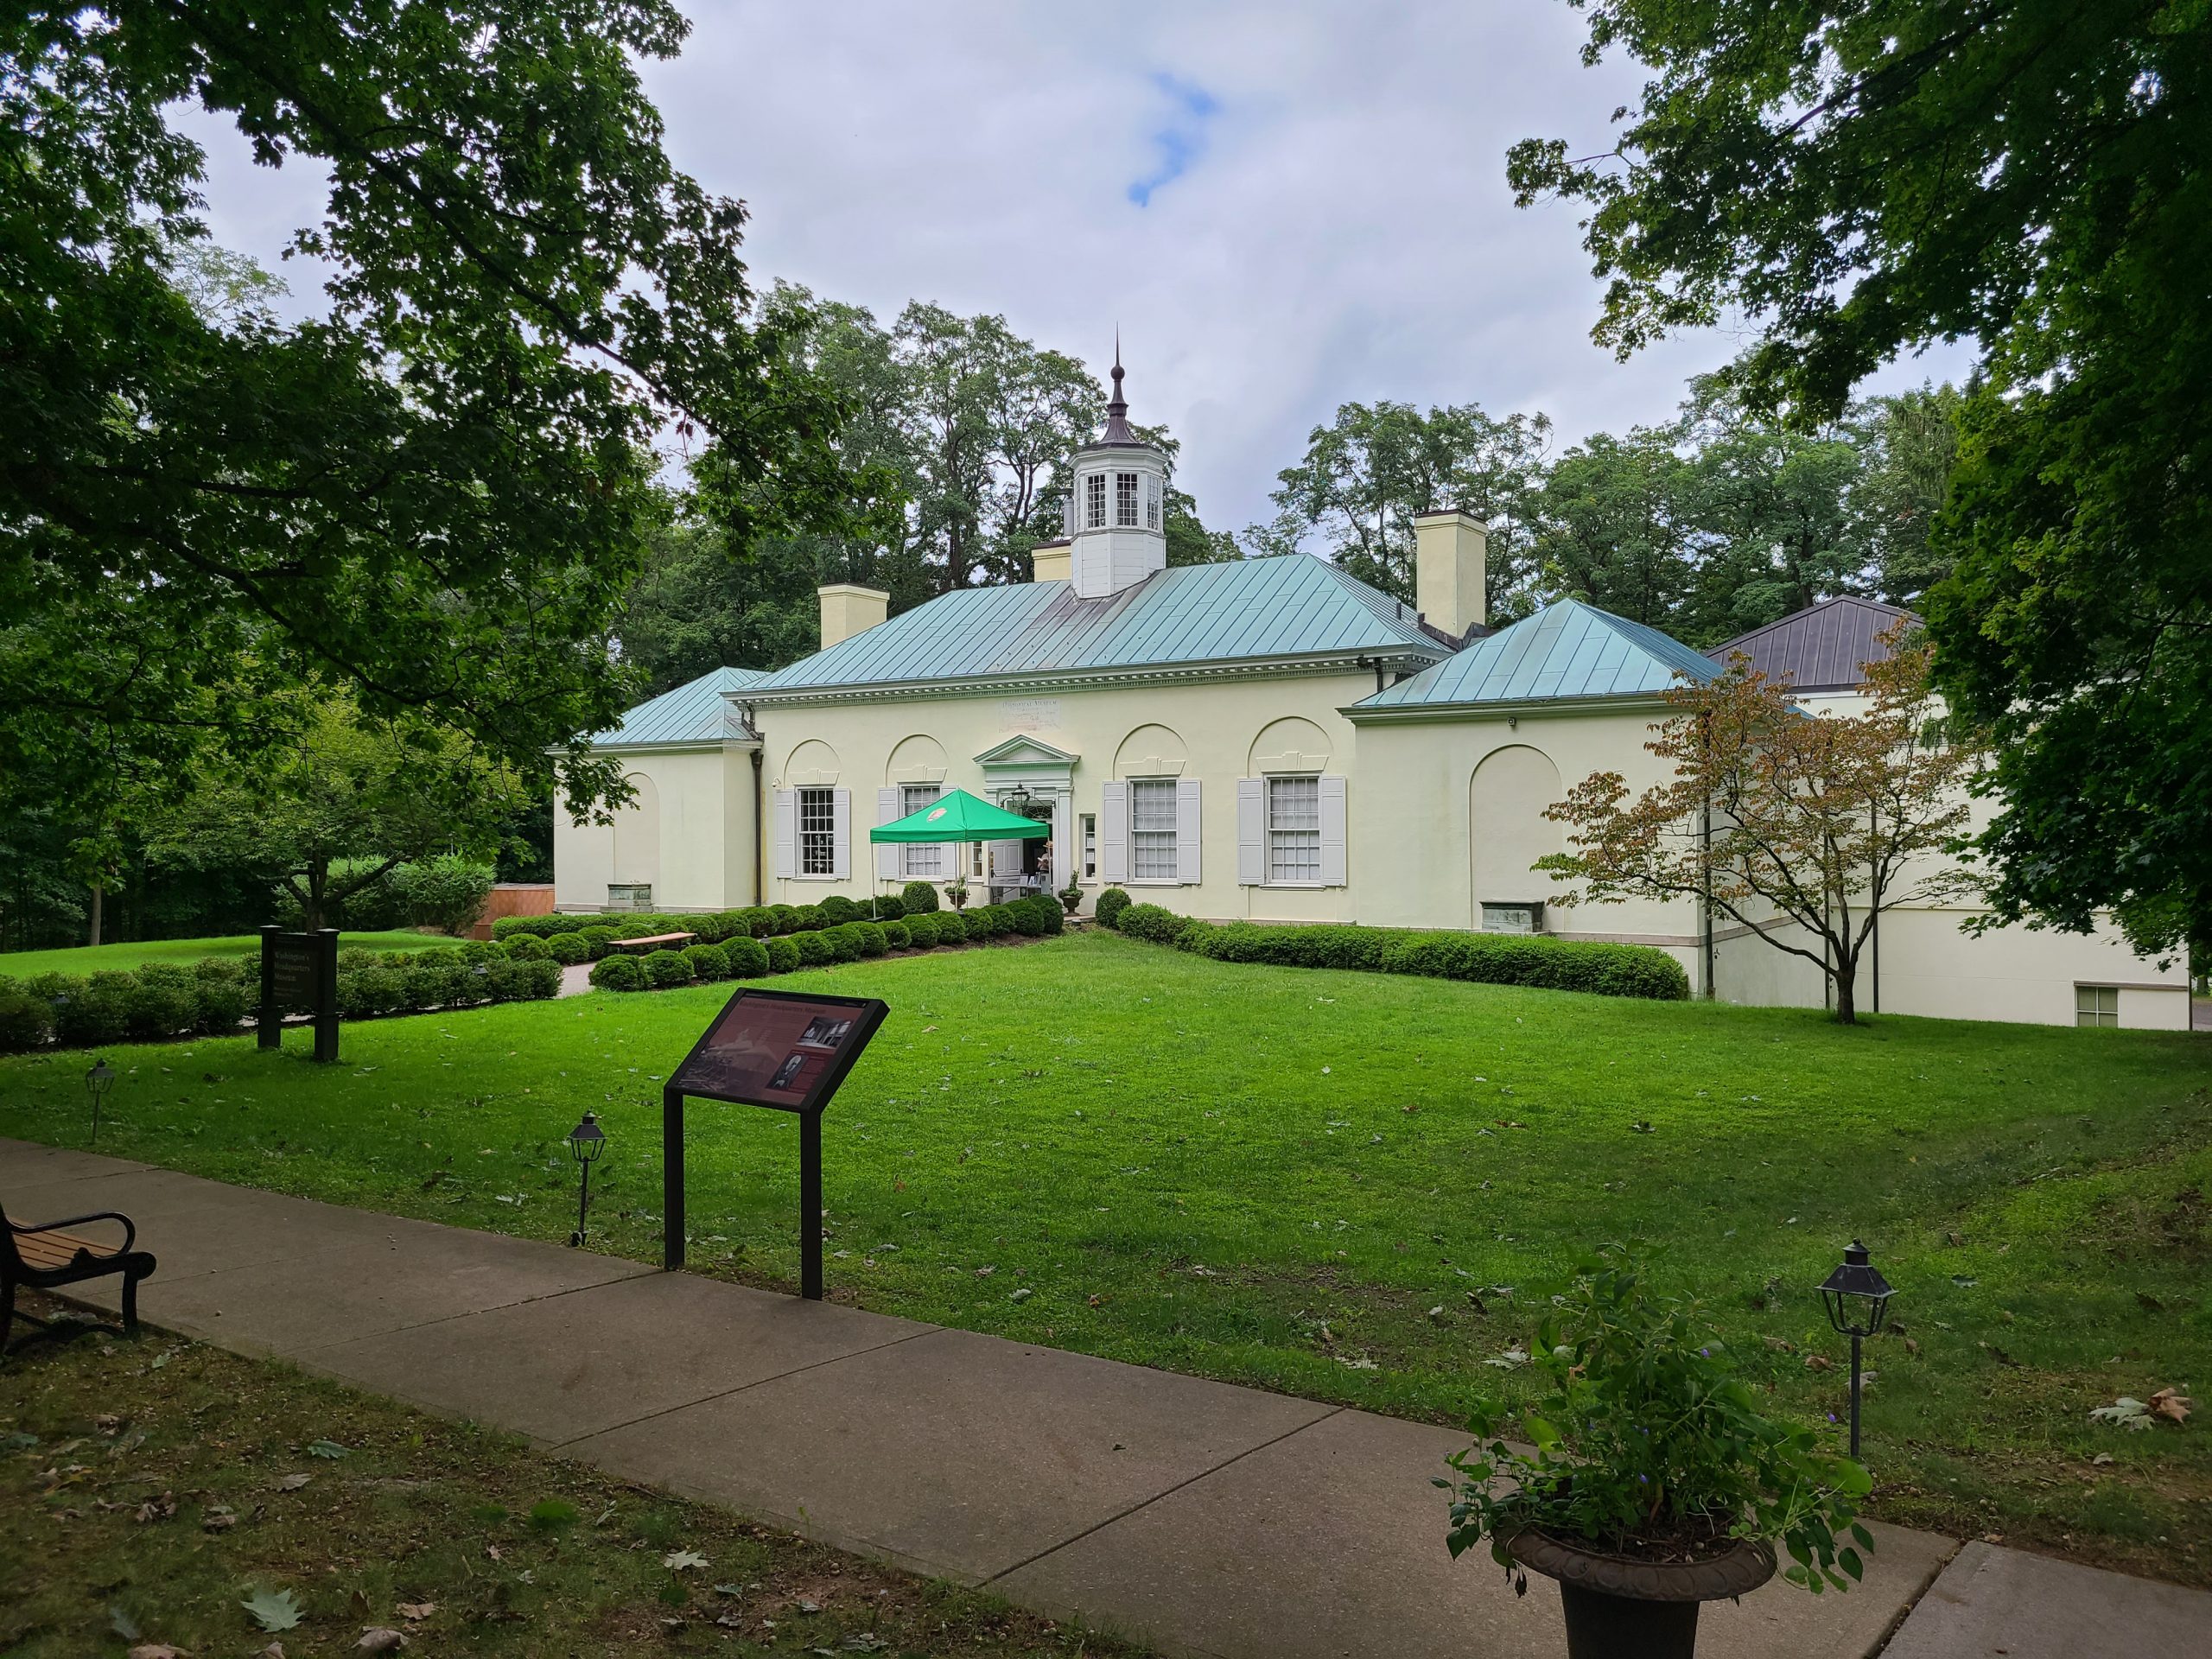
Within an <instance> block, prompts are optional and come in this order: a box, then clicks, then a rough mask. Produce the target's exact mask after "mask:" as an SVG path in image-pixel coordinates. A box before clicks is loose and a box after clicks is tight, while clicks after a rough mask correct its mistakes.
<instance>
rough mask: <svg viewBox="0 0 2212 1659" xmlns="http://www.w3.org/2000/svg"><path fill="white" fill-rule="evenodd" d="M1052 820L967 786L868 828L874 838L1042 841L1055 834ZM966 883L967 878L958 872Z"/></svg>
mask: <svg viewBox="0 0 2212 1659" xmlns="http://www.w3.org/2000/svg"><path fill="white" fill-rule="evenodd" d="M1050 834H1052V826H1051V825H1050V824H1046V823H1039V821H1038V820H1037V819H1035V818H1026V817H1022V816H1021V815H1020V813H1019V812H1007V811H1005V810H1002V809H1001V808H999V807H995V806H993V805H992V804H990V803H989V802H988V801H986V800H983V799H981V798H978V797H976V796H974V795H970V794H969V792H968V791H966V790H964V789H955V790H949V791H946V792H945V793H944V794H942V795H940V796H938V798H937V799H935V800H933V801H931V803H930V804H928V805H927V806H925V807H922V808H920V809H919V810H916V811H912V812H909V813H908V814H907V815H906V817H903V818H898V819H894V820H893V821H892V822H891V823H885V824H879V825H877V826H876V827H875V828H874V829H871V830H869V831H868V839H869V840H870V841H872V842H886V841H888V842H913V841H935V842H955V843H957V844H965V843H968V842H992V841H1042V840H1043V839H1044V838H1045V837H1046V836H1049V835H1050ZM952 880H953V881H954V882H956V883H959V884H961V885H963V886H964V885H965V880H966V878H965V877H964V876H962V875H958V874H956V875H955V876H954V877H953V878H952Z"/></svg>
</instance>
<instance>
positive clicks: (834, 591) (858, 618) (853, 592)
mask: <svg viewBox="0 0 2212 1659" xmlns="http://www.w3.org/2000/svg"><path fill="white" fill-rule="evenodd" d="M817 592H818V593H819V594H820V595H821V599H822V649H823V650H824V651H827V650H829V647H830V646H832V645H836V643H837V642H838V641H839V640H841V639H851V638H852V637H853V636H854V635H855V634H856V633H865V632H867V631H868V629H870V628H872V627H874V626H875V625H876V624H877V623H879V622H880V621H882V620H883V619H884V618H885V617H886V616H887V615H888V614H889V613H890V610H891V595H890V594H887V593H885V592H884V591H883V590H882V589H881V588H863V587H861V585H860V584H859V583H858V582H830V583H829V584H828V585H827V586H826V587H823V588H819V589H817Z"/></svg>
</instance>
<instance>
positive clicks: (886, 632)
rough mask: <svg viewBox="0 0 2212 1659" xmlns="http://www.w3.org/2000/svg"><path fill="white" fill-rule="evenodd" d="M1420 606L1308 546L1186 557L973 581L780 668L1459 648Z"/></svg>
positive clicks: (875, 675)
mask: <svg viewBox="0 0 2212 1659" xmlns="http://www.w3.org/2000/svg"><path fill="white" fill-rule="evenodd" d="M1446 649H1447V647H1445V646H1443V645H1439V644H1437V642H1436V641H1435V640H1434V639H1431V638H1430V637H1429V636H1428V634H1427V633H1426V632H1423V631H1422V628H1421V623H1420V621H1419V619H1418V617H1417V615H1416V613H1414V610H1413V609H1412V608H1411V607H1408V606H1404V605H1401V604H1399V603H1398V601H1395V600H1394V599H1392V598H1391V597H1390V596H1389V594H1383V593H1378V592H1376V590H1375V589H1374V588H1370V587H1369V586H1368V585H1367V584H1366V583H1365V582H1360V581H1358V580H1357V579H1355V578H1354V577H1351V576H1348V575H1345V574H1344V572H1343V571H1341V570H1339V569H1337V568H1336V567H1335V566H1334V565H1332V564H1330V563H1326V562H1325V561H1323V560H1321V559H1317V558H1314V557H1313V556H1310V555H1307V554H1304V553H1286V554H1281V555H1278V556H1274V557H1272V558H1265V559H1240V560H1236V561H1233V562H1231V563H1226V564H1194V565H1182V566H1178V567H1176V568H1174V569H1167V570H1161V571H1159V572H1157V573H1155V574H1154V575H1150V576H1147V577H1146V578H1145V580H1144V581H1142V582H1138V583H1136V584H1135V586H1133V587H1129V588H1123V589H1122V591H1121V592H1120V593H1118V594H1109V595H1108V596H1107V597H1105V598H1103V599H1078V598H1077V596H1076V594H1075V592H1074V589H1073V588H1072V587H1071V585H1070V584H1069V583H1067V582H1020V583H1017V584H1014V585H1011V586H1007V587H1002V588H961V589H959V590H957V592H954V593H950V594H939V595H938V597H937V598H935V599H933V600H931V601H929V602H928V603H927V604H926V605H920V606H917V607H915V608H914V609H912V610H911V611H906V612H904V613H901V614H899V615H898V616H894V617H893V618H892V619H891V620H889V621H887V622H879V623H877V624H876V625H875V626H874V627H872V628H869V629H868V630H867V631H866V632H862V633H856V634H855V635H854V636H853V637H852V638H851V639H844V640H841V641H839V642H838V643H837V644H836V645H832V646H830V647H829V650H827V651H823V652H816V653H815V654H814V655H813V656H811V657H807V658H801V659H800V660H799V661H798V662H796V663H793V664H791V665H790V666H789V667H787V668H780V669H778V670H777V671H775V672H774V673H772V674H770V675H768V676H767V677H765V678H764V679H762V680H761V681H760V683H759V684H757V685H756V686H754V687H753V691H754V693H755V694H756V695H757V696H760V698H761V700H763V701H764V702H765V701H770V700H772V699H773V698H775V697H776V696H778V695H779V693H786V692H790V693H801V692H812V691H823V690H840V689H844V688H854V689H865V688H867V687H868V686H875V685H912V684H917V683H928V684H951V683H958V682H961V681H978V680H980V681H995V680H1001V679H1014V678H1019V677H1023V676H1027V675H1050V674H1065V673H1079V672H1083V671H1107V670H1115V669H1141V668H1151V667H1162V668H1164V667H1170V666H1175V665H1192V664H1211V663H1222V664H1232V663H1236V662H1251V661H1255V660H1267V659H1273V658H1299V657H1317V656H1356V655H1358V654H1360V653H1363V652H1368V653H1373V654H1375V655H1378V656H1383V657H1387V658H1392V659H1403V658H1406V657H1408V656H1414V657H1417V658H1420V659H1421V660H1424V661H1431V662H1433V661H1434V660H1435V659H1436V658H1440V657H1441V656H1443V655H1444V654H1445V653H1446Z"/></svg>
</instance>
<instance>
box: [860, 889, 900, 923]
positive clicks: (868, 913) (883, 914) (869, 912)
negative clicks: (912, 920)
mask: <svg viewBox="0 0 2212 1659" xmlns="http://www.w3.org/2000/svg"><path fill="white" fill-rule="evenodd" d="M861 915H862V916H863V917H864V918H866V919H867V920H868V921H871V922H874V924H875V925H877V926H879V927H880V926H881V925H883V924H884V923H886V922H897V921H904V920H905V919H906V900H905V899H901V898H899V896H898V895H897V894H895V893H878V894H877V895H876V896H875V898H874V899H873V900H872V901H871V902H870V903H869V905H868V907H867V908H866V909H864V910H863V911H862V912H861Z"/></svg>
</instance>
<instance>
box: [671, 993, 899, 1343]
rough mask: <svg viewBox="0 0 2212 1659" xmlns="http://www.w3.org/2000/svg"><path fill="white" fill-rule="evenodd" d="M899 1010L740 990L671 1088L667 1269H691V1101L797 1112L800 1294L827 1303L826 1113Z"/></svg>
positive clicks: (853, 999)
mask: <svg viewBox="0 0 2212 1659" xmlns="http://www.w3.org/2000/svg"><path fill="white" fill-rule="evenodd" d="M890 1012H891V1010H890V1008H889V1007H888V1006H887V1005H886V1004H885V1003H882V1002H880V1001H877V1000H876V999H874V997H861V996H809V995H804V994H802V993H799V992H795V991H761V990H754V989H753V988H750V987H747V988H746V989H744V990H741V991H740V992H739V993H738V994H737V995H735V996H733V997H732V998H730V1000H729V1001H728V1003H727V1004H725V1005H724V1007H723V1008H722V1011H721V1013H720V1014H716V1015H715V1022H714V1024H712V1025H711V1026H709V1027H707V1030H706V1034H705V1035H704V1036H702V1037H701V1038H700V1039H699V1040H698V1042H697V1043H696V1044H695V1045H694V1046H692V1050H691V1052H690V1053H689V1054H687V1055H685V1056H684V1057H683V1064H682V1065H679V1066H677V1068H676V1071H675V1073H674V1074H673V1075H672V1076H671V1077H670V1078H669V1080H668V1082H667V1084H665V1085H664V1086H663V1088H662V1090H661V1094H660V1101H661V1170H662V1174H661V1182H662V1186H661V1199H662V1205H661V1207H662V1209H663V1211H664V1215H663V1216H662V1218H661V1252H660V1255H661V1265H662V1266H663V1267H664V1268H667V1269H668V1270H669V1271H670V1272H671V1273H672V1272H674V1271H675V1270H676V1269H677V1268H680V1267H682V1266H683V1234H684V1200H683V1097H684V1096H686V1095H695V1096H698V1097H699V1098H700V1099H702V1100H725V1101H728V1102H731V1103H733V1104H735V1105H740V1106H766V1107H768V1108H770V1109H772V1110H775V1111H779V1112H792V1113H796V1114H797V1115H798V1250H799V1294H800V1295H802V1296H804V1297H805V1298H806V1299H807V1300H809V1301H813V1302H818V1301H820V1300H822V1114H823V1109H825V1108H826V1107H828V1105H829V1101H830V1098H831V1096H834V1095H836V1092H837V1088H838V1085H839V1084H842V1083H843V1082H844V1080H845V1074H846V1073H847V1072H849V1071H851V1070H852V1069H853V1065H854V1063H855V1061H856V1060H858V1059H859V1058H860V1057H861V1050H862V1049H864V1048H866V1047H867V1046H868V1039H870V1038H872V1037H874V1035H875V1033H876V1028H877V1027H879V1026H880V1025H882V1023H883V1021H884V1019H885V1017H886V1016H887V1014H889V1013H890Z"/></svg>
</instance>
